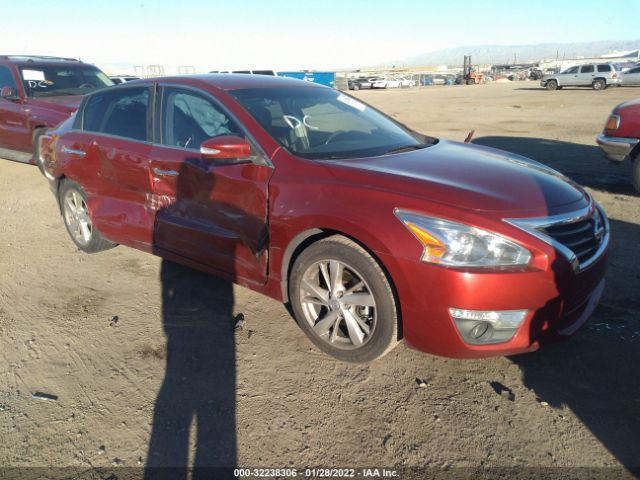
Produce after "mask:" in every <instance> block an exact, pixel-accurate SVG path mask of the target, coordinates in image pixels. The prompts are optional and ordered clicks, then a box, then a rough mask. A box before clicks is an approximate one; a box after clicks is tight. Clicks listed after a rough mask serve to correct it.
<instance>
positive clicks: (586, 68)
mask: <svg viewBox="0 0 640 480" xmlns="http://www.w3.org/2000/svg"><path fill="white" fill-rule="evenodd" d="M593 71H594V70H593V65H585V66H584V67H582V70H580V73H593Z"/></svg>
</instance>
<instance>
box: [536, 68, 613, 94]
mask: <svg viewBox="0 0 640 480" xmlns="http://www.w3.org/2000/svg"><path fill="white" fill-rule="evenodd" d="M619 84H620V72H619V71H618V67H616V66H615V65H612V64H610V63H589V64H586V65H576V66H574V67H571V68H568V69H566V70H565V71H563V72H561V73H557V74H555V75H545V76H544V77H542V80H540V85H542V86H543V87H545V88H546V89H547V90H560V89H562V87H591V88H593V89H594V90H604V89H605V88H607V87H610V86H612V85H619Z"/></svg>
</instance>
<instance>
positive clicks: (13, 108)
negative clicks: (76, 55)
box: [0, 55, 113, 168]
mask: <svg viewBox="0 0 640 480" xmlns="http://www.w3.org/2000/svg"><path fill="white" fill-rule="evenodd" d="M110 85H113V82H112V81H111V80H110V79H109V78H108V77H107V76H106V75H105V74H104V73H103V72H102V71H100V70H99V69H98V68H96V67H94V66H93V65H88V64H86V63H83V62H81V61H79V60H75V59H72V58H60V57H43V56H24V55H21V56H18V55H0V158H6V159H9V160H15V161H18V162H25V163H37V161H38V152H37V148H38V147H37V145H38V142H37V139H38V137H39V136H40V135H41V134H42V133H43V132H44V131H45V130H46V129H47V128H51V127H55V126H56V125H58V124H59V123H60V122H62V121H64V120H66V119H67V118H69V115H71V114H72V113H73V112H74V111H75V110H76V109H77V108H78V105H79V104H80V100H81V99H82V95H84V94H85V93H88V92H90V91H94V90H96V89H99V88H103V87H107V86H110ZM40 168H42V167H40Z"/></svg>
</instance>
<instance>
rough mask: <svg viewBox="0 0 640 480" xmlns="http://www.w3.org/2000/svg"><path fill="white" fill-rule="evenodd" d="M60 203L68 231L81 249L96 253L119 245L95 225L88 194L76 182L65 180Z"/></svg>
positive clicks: (61, 188)
mask: <svg viewBox="0 0 640 480" xmlns="http://www.w3.org/2000/svg"><path fill="white" fill-rule="evenodd" d="M58 204H59V205H60V212H61V213H62V219H63V220H64V225H65V227H66V228H67V232H68V233H69V236H70V237H71V240H72V241H73V243H75V244H76V246H77V247H78V248H79V249H80V250H82V251H83V252H86V253H96V252H101V251H103V250H108V249H110V248H113V247H115V246H116V245H117V244H115V243H113V242H111V241H109V240H107V239H105V238H103V237H102V235H100V232H99V231H98V229H97V228H96V227H95V226H94V225H93V222H92V221H91V217H90V216H89V209H88V208H87V194H86V193H85V191H84V189H83V188H82V187H81V186H80V185H78V184H77V183H76V182H73V181H71V180H63V182H62V185H60V190H59V192H58Z"/></svg>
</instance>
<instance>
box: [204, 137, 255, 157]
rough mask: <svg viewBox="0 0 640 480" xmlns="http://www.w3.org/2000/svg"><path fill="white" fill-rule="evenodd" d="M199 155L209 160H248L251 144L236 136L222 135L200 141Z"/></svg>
mask: <svg viewBox="0 0 640 480" xmlns="http://www.w3.org/2000/svg"><path fill="white" fill-rule="evenodd" d="M200 155H202V158H204V159H209V160H223V159H234V160H235V159H237V160H248V159H249V157H250V156H251V145H249V143H248V142H247V141H246V140H245V139H243V138H240V137H238V136H235V135H222V136H219V137H215V138H210V139H208V140H205V141H204V142H202V145H200Z"/></svg>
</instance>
